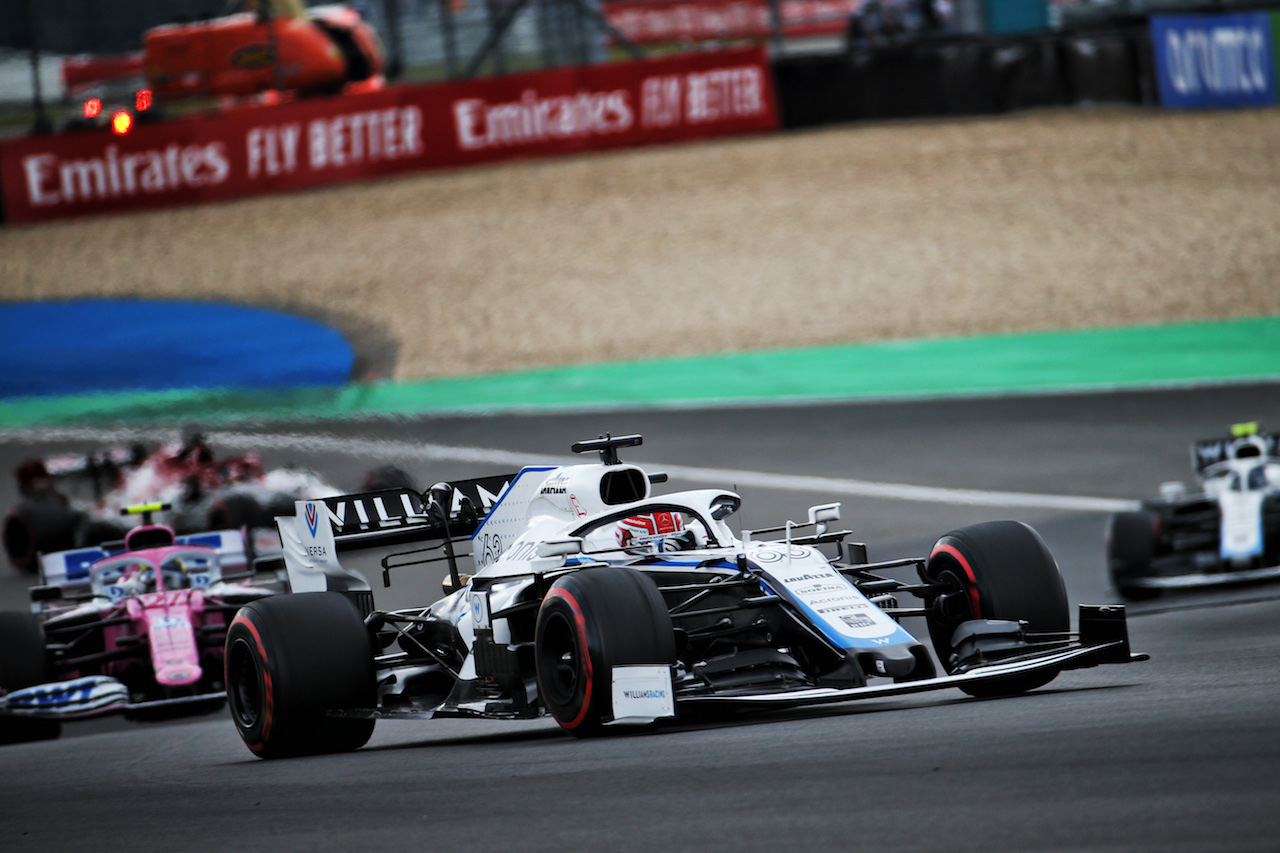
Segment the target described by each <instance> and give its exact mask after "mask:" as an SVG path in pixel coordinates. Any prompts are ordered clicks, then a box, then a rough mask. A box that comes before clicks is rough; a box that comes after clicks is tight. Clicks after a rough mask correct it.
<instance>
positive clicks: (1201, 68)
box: [1165, 25, 1271, 95]
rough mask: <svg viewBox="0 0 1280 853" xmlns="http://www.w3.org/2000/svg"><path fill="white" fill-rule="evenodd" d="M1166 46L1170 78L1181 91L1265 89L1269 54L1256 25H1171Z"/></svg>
mask: <svg viewBox="0 0 1280 853" xmlns="http://www.w3.org/2000/svg"><path fill="white" fill-rule="evenodd" d="M1165 48H1166V50H1167V53H1166V59H1165V65H1166V67H1167V70H1168V72H1169V82H1170V83H1171V84H1172V85H1173V88H1174V90H1175V91H1177V92H1178V94H1180V95H1196V94H1199V93H1201V92H1205V91H1207V92H1210V93H1213V94H1216V95H1229V94H1246V95H1247V94H1254V93H1261V92H1265V91H1267V69H1268V67H1269V65H1270V62H1271V57H1270V55H1269V53H1270V52H1269V51H1268V50H1267V38H1266V35H1265V34H1264V33H1263V31H1262V30H1261V29H1260V28H1258V27H1250V26H1235V25H1230V26H1216V27H1204V28H1191V27H1188V28H1186V29H1183V30H1181V31H1179V30H1174V29H1170V30H1169V31H1168V32H1167V33H1166V34H1165Z"/></svg>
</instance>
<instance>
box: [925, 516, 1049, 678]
mask: <svg viewBox="0 0 1280 853" xmlns="http://www.w3.org/2000/svg"><path fill="white" fill-rule="evenodd" d="M925 574H926V576H927V577H928V579H929V580H931V581H933V582H936V583H938V584H940V585H941V586H943V587H945V588H948V589H950V590H951V593H950V594H949V595H946V596H945V600H943V601H938V600H936V599H935V600H933V601H931V602H930V615H929V617H928V620H927V621H928V624H929V637H930V639H931V640H932V641H933V648H934V651H935V652H936V653H937V655H938V659H939V660H940V661H941V662H942V665H943V667H944V668H945V669H946V670H947V671H949V672H950V671H954V664H953V662H952V660H951V659H952V656H953V654H954V653H955V649H954V648H953V647H952V644H951V641H952V637H953V635H954V633H955V630H956V628H958V627H959V626H960V624H961V623H963V622H966V621H968V620H970V619H1001V620H1010V621H1020V622H1025V623H1026V630H1027V632H1028V633H1040V632H1048V633H1058V632H1061V633H1065V632H1066V631H1068V630H1070V627H1071V611H1070V608H1069V606H1068V604H1067V591H1066V587H1065V586H1064V585H1063V582H1062V573H1061V572H1060V571H1059V570H1058V564H1057V562H1056V561H1055V560H1054V559H1053V555H1052V554H1051V553H1050V552H1049V548H1048V546H1046V545H1045V544H1044V540H1043V539H1041V538H1040V534H1039V533H1037V532H1036V531H1035V530H1033V529H1032V528H1031V527H1029V526H1028V525H1026V524H1023V523H1022V522H1019V521H989V522H986V523H984V524H975V525H972V526H969V527H962V528H960V529H959V530H953V531H951V532H950V533H948V534H947V535H945V536H943V537H942V538H941V539H939V540H938V541H937V543H936V544H935V545H934V546H933V550H932V551H931V552H930V554H929V560H928V563H927V564H926V566H925ZM1056 676H1057V671H1055V670H1050V671H1048V672H1037V673H1032V674H1029V675H1022V676H1011V677H1009V678H1002V679H995V680H992V681H983V682H978V683H974V684H968V685H964V686H962V687H961V688H960V689H961V690H963V691H964V692H966V693H968V694H969V695H971V696H1004V695H1010V694H1014V693H1023V692H1026V691H1027V690H1033V689H1035V688H1037V687H1041V686H1043V685H1045V684H1048V683H1049V682H1050V681H1052V680H1053V679H1054V678H1055V677H1056Z"/></svg>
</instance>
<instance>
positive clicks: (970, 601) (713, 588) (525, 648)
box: [225, 436, 1145, 758]
mask: <svg viewBox="0 0 1280 853" xmlns="http://www.w3.org/2000/svg"><path fill="white" fill-rule="evenodd" d="M640 442H641V438H640V436H624V437H618V438H613V437H607V436H606V437H603V438H601V439H599V440H591V441H583V442H579V443H577V444H575V445H573V450H574V451H576V452H588V451H598V452H599V454H600V461H599V462H598V463H594V464H583V465H573V466H567V467H526V468H524V469H522V470H521V471H520V472H519V473H518V474H514V475H511V476H510V477H498V478H487V479H483V480H470V481H462V482H456V483H454V484H452V485H447V484H439V485H437V486H435V487H432V489H430V490H428V491H427V492H426V493H424V494H421V495H420V494H418V493H416V492H413V491H411V490H407V489H392V490H386V491H382V492H373V493H365V494H359V495H346V496H342V497H339V498H332V499H325V500H324V501H299V502H298V504H297V514H296V515H295V516H291V517H288V516H287V517H282V518H278V519H277V524H278V526H279V529H280V533H281V538H282V540H283V543H284V556H283V557H282V559H283V560H284V562H285V563H286V566H287V570H288V574H289V579H290V584H291V587H292V589H293V590H294V594H293V595H288V596H278V597H275V598H269V599H264V600H262V601H257V602H253V603H251V604H249V605H247V606H245V607H244V608H242V609H241V610H240V612H239V613H238V614H237V616H236V618H235V619H234V620H233V622H232V624H231V627H230V629H229V630H228V633H227V644H226V655H225V658H226V667H227V693H228V704H229V705H230V708H231V712H232V717H233V719H234V722H235V725H236V727H237V729H238V730H239V732H240V735H241V737H242V738H243V739H244V741H245V743H246V744H247V745H248V746H249V748H250V749H251V750H252V751H253V752H254V753H255V754H256V755H258V756H260V757H263V758H274V757H280V756H290V755H298V754H305V753H316V752H330V751H340V750H349V749H355V748H357V747H359V746H361V745H362V744H364V743H365V742H366V741H367V740H368V739H369V737H370V735H371V734H372V732H373V728H374V724H375V722H376V721H377V720H379V719H387V718H406V717H417V718H430V717H440V716H475V717H488V718H531V717H537V716H540V715H542V714H550V715H551V716H552V717H554V718H555V719H556V721H557V722H558V723H559V724H560V725H561V726H562V727H563V728H564V729H566V730H567V731H569V732H570V733H572V734H575V735H590V734H595V733H597V732H599V731H600V730H601V729H602V728H604V727H606V726H609V725H612V724H625V723H652V722H654V721H661V720H669V719H672V718H680V717H681V716H682V715H685V714H688V713H690V712H692V711H694V710H695V709H697V708H700V707H701V708H708V707H710V708H720V709H724V708H750V707H754V708H777V707H788V706H801V705H810V704H818V703H826V702H839V701H844V700H850V699H859V698H866V697H883V696H890V695H896V694H905V693H915V692H918V691H926V690H937V689H942V688H948V687H954V688H959V689H960V690H963V691H965V692H967V693H970V694H972V695H975V696H994V695H1002V694H1014V693H1021V692H1023V691H1026V690H1031V689H1033V688H1036V687H1039V686H1041V685H1043V684H1046V683H1047V682H1049V681H1051V680H1052V679H1053V678H1054V677H1055V676H1056V675H1057V674H1058V673H1059V672H1060V671H1062V670H1065V669H1074V668H1078V667H1089V666H1095V665H1097V664H1102V663H1128V662H1130V661H1134V660H1142V659H1145V655H1136V654H1133V653H1131V651H1130V648H1129V640H1128V633H1127V628H1126V622H1125V612H1124V608H1123V607H1105V606H1104V607H1081V608H1080V614H1079V625H1078V631H1077V632H1076V633H1072V632H1070V621H1071V619H1070V613H1069V610H1068V605H1067V598H1066V592H1065V589H1064V587H1063V582H1062V578H1061V576H1060V574H1059V572H1058V567H1057V564H1056V563H1055V562H1054V559H1053V557H1052V555H1051V554H1050V553H1049V551H1048V549H1047V548H1046V547H1045V544H1044V542H1043V541H1042V540H1041V538H1040V536H1039V535H1038V534H1037V533H1036V532H1035V531H1034V530H1032V529H1031V528H1030V527H1028V526H1026V525H1025V524H1021V523H1019V522H1013V521H995V522H989V523H986V524H979V525H975V526H972V527H966V528H963V529H960V530H956V531H953V532H951V533H949V534H947V535H945V536H943V537H942V538H941V539H939V540H938V542H937V544H936V545H935V546H934V548H933V551H932V553H931V554H930V555H929V556H928V557H927V558H909V559H903V560H893V561H889V562H884V563H875V564H869V563H867V561H866V548H865V546H863V545H860V544H855V543H852V542H848V541H846V539H847V531H835V530H832V529H831V528H830V525H831V523H832V522H834V521H836V520H837V519H838V518H839V505H838V504H828V505H824V506H815V507H812V508H811V509H810V510H809V517H808V520H807V521H805V522H802V523H798V524H796V523H792V522H787V523H786V524H785V525H782V526H779V527H777V528H773V529H770V530H756V531H743V532H741V533H735V532H734V531H733V529H731V527H730V525H729V520H730V517H731V516H732V515H733V513H734V512H735V511H736V510H737V509H738V508H739V505H740V503H741V500H740V498H739V497H738V495H736V494H734V493H732V492H728V491H724V490H720V489H699V490H694V491H685V492H675V493H671V494H662V495H655V494H652V493H651V488H650V486H651V484H653V483H660V482H663V481H665V479H666V478H665V476H664V475H661V474H648V473H646V472H645V471H644V470H642V469H641V468H639V467H637V466H635V465H628V464H624V463H622V462H621V461H619V459H618V449H619V448H621V447H628V446H635V445H638V444H640ZM468 544H469V546H470V558H471V562H472V564H473V570H474V573H473V574H464V573H463V572H462V571H461V569H460V568H459V563H458V561H459V559H460V552H461V551H463V550H465V549H466V546H467V545H468ZM407 546H408V547H407ZM368 549H380V551H381V552H382V553H383V556H382V557H381V559H380V560H379V561H378V562H379V563H380V565H381V568H382V572H383V578H384V583H386V582H389V576H390V573H391V572H392V571H395V570H398V569H402V568H404V567H407V566H418V565H421V564H424V563H427V562H430V561H435V560H439V561H442V562H443V563H445V564H447V566H448V569H449V578H448V579H447V580H446V591H449V590H452V591H451V592H449V594H448V595H446V597H445V598H443V599H441V600H440V601H437V602H436V603H434V604H432V605H430V606H423V607H417V608H412V609H408V610H397V611H390V612H388V611H381V610H375V609H373V602H372V592H371V590H370V588H369V586H368V584H367V583H365V582H364V580H363V579H362V578H360V577H359V576H357V575H356V574H353V573H351V572H349V571H347V570H346V569H345V568H344V567H343V566H342V565H341V564H340V563H339V557H342V559H343V560H345V561H352V560H354V559H357V558H359V557H360V556H361V554H360V552H361V551H365V552H366V556H367V554H368ZM824 552H832V555H829V554H827V553H824ZM911 568H914V569H915V571H916V573H917V574H918V580H916V581H912V582H902V581H898V580H894V579H892V578H889V577H886V576H884V575H883V574H881V573H882V572H884V571H888V570H891V569H911ZM904 595H911V596H915V597H916V598H919V599H920V601H921V604H920V606H917V607H907V606H903V605H902V604H901V603H900V601H899V598H900V597H901V596H904ZM907 616H923V617H924V618H925V619H926V620H927V624H928V627H929V634H930V639H929V640H928V641H925V642H921V641H920V640H918V639H917V638H916V637H914V636H912V635H911V634H910V633H908V632H907V631H906V630H905V629H904V628H903V627H902V625H901V624H900V622H899V620H900V619H901V618H903V617H907ZM930 645H931V646H932V649H933V651H934V652H935V653H936V655H937V658H938V660H940V661H941V662H942V670H943V671H942V672H941V673H939V672H938V670H937V667H936V665H935V662H934V657H933V655H931V654H930V648H929V646H930Z"/></svg>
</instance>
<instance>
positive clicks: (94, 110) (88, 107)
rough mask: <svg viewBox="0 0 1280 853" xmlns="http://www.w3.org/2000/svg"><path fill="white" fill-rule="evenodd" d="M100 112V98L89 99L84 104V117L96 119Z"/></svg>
mask: <svg viewBox="0 0 1280 853" xmlns="http://www.w3.org/2000/svg"><path fill="white" fill-rule="evenodd" d="M100 112H102V98H90V99H89V100H87V101H85V102H84V117H85V118H97V117H98V114H99V113H100Z"/></svg>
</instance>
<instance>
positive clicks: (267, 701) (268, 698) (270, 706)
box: [231, 615, 275, 752]
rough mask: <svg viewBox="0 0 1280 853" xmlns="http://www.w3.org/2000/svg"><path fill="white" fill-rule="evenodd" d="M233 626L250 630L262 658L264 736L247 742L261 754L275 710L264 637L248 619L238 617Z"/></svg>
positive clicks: (233, 621)
mask: <svg viewBox="0 0 1280 853" xmlns="http://www.w3.org/2000/svg"><path fill="white" fill-rule="evenodd" d="M231 624H232V625H233V626H234V625H243V626H244V627H245V628H246V629H248V631H249V633H250V634H252V635H253V642H254V643H255V644H256V645H257V647H258V656H259V657H261V658H262V692H263V704H264V705H265V706H266V707H265V708H264V710H263V714H262V719H263V722H262V734H261V735H260V736H259V737H258V741H257V743H248V741H245V743H247V744H248V746H249V748H250V749H252V750H253V751H254V752H260V751H262V749H263V748H264V747H265V746H266V745H267V736H268V735H269V734H270V733H271V718H272V715H273V711H274V709H275V699H274V697H273V696H272V689H271V670H270V669H269V668H268V667H267V650H266V647H265V646H263V644H262V635H260V634H259V633H258V627H257V626H256V625H254V624H253V622H251V621H249V619H248V618H246V617H244V616H241V615H237V616H236V618H235V619H233V620H232V622H231Z"/></svg>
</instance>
